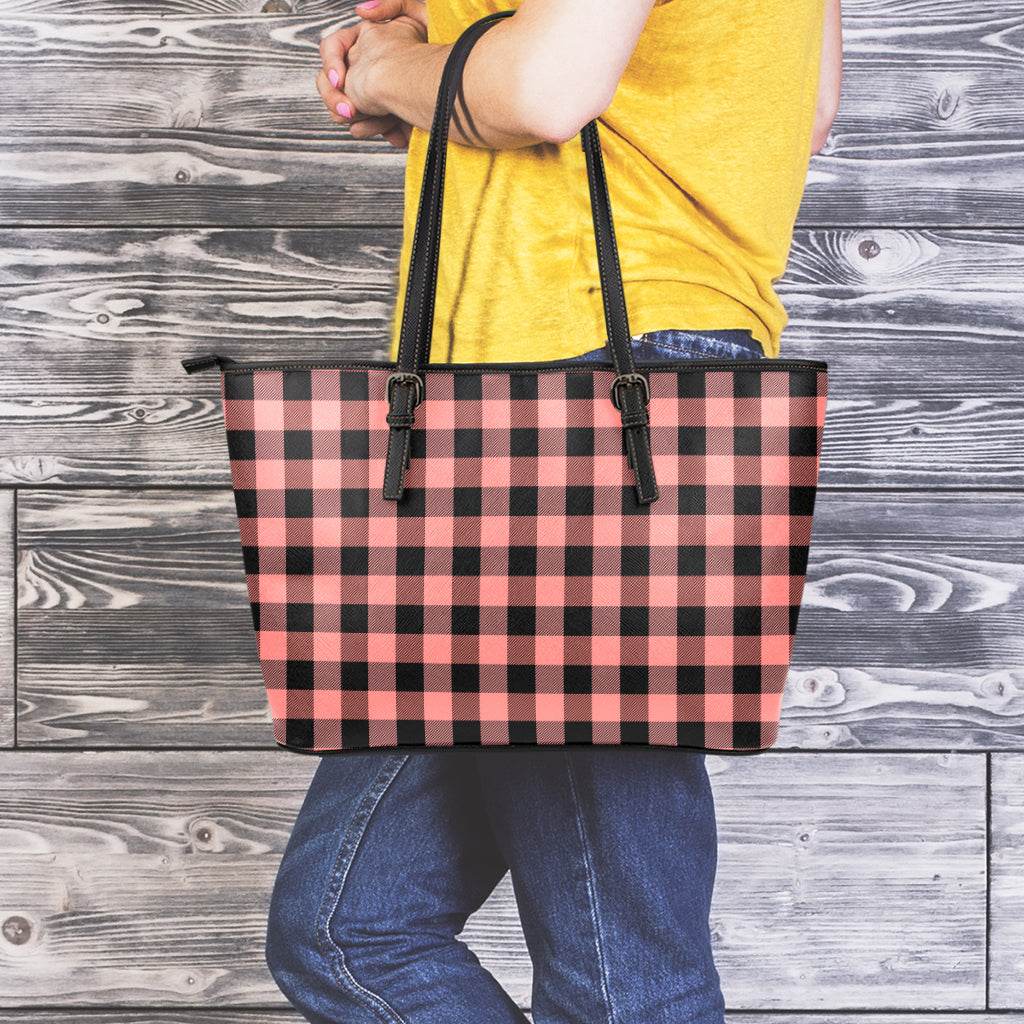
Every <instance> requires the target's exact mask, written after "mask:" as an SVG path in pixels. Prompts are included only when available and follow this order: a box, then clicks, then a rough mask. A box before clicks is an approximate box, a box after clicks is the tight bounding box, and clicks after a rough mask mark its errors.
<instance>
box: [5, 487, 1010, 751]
mask: <svg viewBox="0 0 1024 1024" xmlns="http://www.w3.org/2000/svg"><path fill="white" fill-rule="evenodd" d="M18 530H19V543H20V548H19V559H20V573H19V586H20V591H21V595H22V596H21V607H20V612H19V648H18V649H19V693H20V695H21V697H22V711H21V715H20V717H19V739H20V742H21V743H22V744H23V745H28V746H33V745H39V744H47V745H62V744H64V745H77V744H83V743H86V744H88V745H91V746H109V745H152V746H182V745H190V746H191V745H210V746H225V745H237V744H256V745H264V744H266V745H268V746H269V745H271V743H272V738H271V735H270V729H269V724H268V719H267V717H266V716H267V710H266V701H265V697H264V691H263V687H262V681H261V676H260V673H259V667H258V663H257V659H256V649H255V642H254V640H253V638H252V624H251V619H250V618H249V610H248V605H247V597H246V593H245V588H244V571H243V568H242V563H241V551H240V547H239V543H238V538H237V523H236V519H235V511H234V506H233V502H232V498H231V494H230V492H229V491H216V492H206V491H201V492H178V491H164V490H142V491H77V490H76V491H68V492H65V491H44V490H29V491H26V492H24V493H23V494H22V495H21V498H20V501H19V523H18ZM1022 574H1024V516H1022V515H1021V497H1020V495H1019V494H1016V493H1010V494H1001V493H992V494H984V493H982V494H971V493H956V492H952V493H948V494H944V495H942V496H941V497H934V496H931V495H927V494H926V495H917V494H904V493H893V492H869V493H836V492H823V493H821V494H820V495H819V498H818V504H817V508H816V518H815V526H814V536H813V541H812V548H811V557H810V564H809V567H808V583H807V587H806V590H805V599H804V605H803V609H802V611H801V615H800V623H799V628H798V631H797V640H796V646H795V649H794V655H793V668H792V670H791V674H790V679H789V684H788V687H787V691H786V701H785V705H784V711H783V719H782V722H783V728H782V732H781V735H780V738H779V741H778V742H779V746H780V747H781V748H790V747H799V748H809V749H829V748H864V747H872V746H883V747H890V748H897V749H900V748H904V749H921V748H924V749H929V748H930V749H945V750H948V749H952V748H958V749H986V748H996V749H998V748H1007V747H1015V746H1021V745H1022V736H1024V629H1022V628H1021V622H1022V605H1021V601H1022V598H1021V594H1022V593H1024V587H1022V585H1021V582H1022Z"/></svg>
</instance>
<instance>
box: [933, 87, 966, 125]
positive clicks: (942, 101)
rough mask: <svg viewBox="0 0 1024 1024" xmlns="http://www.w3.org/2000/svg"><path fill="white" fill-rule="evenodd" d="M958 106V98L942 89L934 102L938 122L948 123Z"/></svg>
mask: <svg viewBox="0 0 1024 1024" xmlns="http://www.w3.org/2000/svg"><path fill="white" fill-rule="evenodd" d="M959 106H960V97H959V96H958V95H957V94H956V93H955V92H950V91H949V90H948V89H943V90H942V92H941V93H939V98H938V99H937V100H936V101H935V112H936V113H937V114H938V115H939V120H941V121H948V120H949V119H950V118H951V117H952V116H953V115H954V114H955V113H956V108H957V107H959Z"/></svg>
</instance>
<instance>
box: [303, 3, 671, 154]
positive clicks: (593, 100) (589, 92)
mask: <svg viewBox="0 0 1024 1024" xmlns="http://www.w3.org/2000/svg"><path fill="white" fill-rule="evenodd" d="M653 6H654V0H601V2H600V3H597V4H595V3H594V2H593V0H523V2H522V4H521V5H520V7H519V9H518V10H517V12H516V15H515V17H513V18H508V19H506V20H504V21H500V22H498V24H496V25H495V26H494V27H493V28H491V29H490V30H489V31H488V32H487V33H486V34H485V35H484V36H482V37H481V39H480V40H479V41H478V42H477V43H476V45H475V46H474V47H473V52H472V53H471V54H470V56H469V59H468V60H467V62H466V67H465V71H464V73H463V93H464V95H465V96H466V97H468V103H469V107H470V111H469V113H470V115H471V120H467V118H466V117H465V116H464V115H465V111H464V110H461V109H460V107H461V104H459V105H457V106H456V115H457V117H456V119H455V123H453V125H452V131H451V136H450V137H451V140H452V141H453V142H457V143H461V144H463V145H470V146H479V147H484V148H487V149H518V148H519V147H521V146H532V145H535V144H537V143H538V142H565V141H567V140H568V139H571V138H572V137H573V136H575V135H576V134H577V133H578V132H579V131H580V129H581V128H582V127H583V126H584V125H585V124H586V123H587V122H588V121H590V120H592V119H593V118H595V117H597V116H598V115H599V114H602V113H603V112H604V111H605V110H606V109H607V107H608V106H609V104H610V103H611V101H612V97H613V96H614V95H615V89H616V88H617V86H618V84H619V79H620V78H621V77H622V73H623V71H624V70H625V69H626V65H627V64H628V63H629V58H630V57H631V56H632V54H633V50H634V49H635V48H636V44H637V41H638V40H639V38H640V33H641V32H642V31H643V27H644V24H645V23H646V21H647V16H648V15H649V14H650V11H651V8H652V7H653ZM356 10H357V12H358V13H359V14H360V15H361V17H362V18H363V19H364V20H363V21H362V22H360V23H359V24H357V25H354V26H351V27H349V28H344V29H341V30H339V31H337V32H334V33H332V34H330V35H328V36H325V38H324V39H323V41H322V42H321V44H320V53H321V56H322V58H323V64H324V67H323V70H322V71H321V73H320V75H319V76H318V78H317V87H318V89H319V90H320V93H321V95H322V96H323V98H324V102H325V103H326V104H327V107H328V110H330V111H331V113H332V116H333V117H334V119H335V120H336V121H339V122H341V123H351V130H352V134H353V135H354V136H356V137H357V138H367V137H369V136H371V135H376V134H381V126H382V125H385V124H390V125H391V127H392V129H397V130H399V131H402V133H403V135H404V136H405V137H406V138H407V129H408V126H409V125H416V126H417V127H419V128H423V129H429V128H430V124H431V122H432V120H433V116H434V104H435V102H436V100H437V91H438V87H439V85H440V82H441V71H442V69H443V68H444V62H445V60H446V59H447V57H448V53H449V52H450V50H451V47H450V46H439V45H436V44H430V43H427V42H426V11H425V5H424V4H423V3H421V2H420V0H381V2H380V3H379V4H378V5H377V6H376V7H374V8H371V9H365V8H358V7H357V8H356ZM385 19H391V20H385ZM331 72H333V73H334V74H333V75H332V74H331ZM335 78H336V79H337V81H336V82H335V81H334V79H335ZM339 103H340V104H347V105H348V109H349V110H350V111H351V112H352V114H353V117H354V118H355V120H354V121H353V120H352V118H349V117H346V116H345V115H344V110H345V108H344V107H342V112H341V113H339V111H338V104H339ZM470 125H471V126H472V129H475V131H473V130H472V129H471V128H470V127H469V126H470ZM402 126H405V128H404V130H403V128H402ZM397 138H398V136H393V137H391V141H393V142H395V141H396V139H397ZM396 144H400V143H397V142H396Z"/></svg>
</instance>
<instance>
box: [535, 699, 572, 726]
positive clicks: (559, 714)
mask: <svg viewBox="0 0 1024 1024" xmlns="http://www.w3.org/2000/svg"><path fill="white" fill-rule="evenodd" d="M536 702H537V721H538V722H562V721H564V720H565V695H564V694H561V693H538V694H537V696H536Z"/></svg>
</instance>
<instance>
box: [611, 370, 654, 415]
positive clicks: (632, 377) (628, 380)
mask: <svg viewBox="0 0 1024 1024" xmlns="http://www.w3.org/2000/svg"><path fill="white" fill-rule="evenodd" d="M634 384H639V385H640V386H641V387H642V388H643V389H644V405H650V402H651V387H650V385H649V384H648V383H647V378H646V377H645V376H644V375H643V374H642V373H620V374H619V376H618V377H616V378H615V380H613V381H612V405H614V406H615V408H616V409H619V410H620V411H621V409H622V405H621V403H620V402H619V388H622V387H630V386H631V385H634Z"/></svg>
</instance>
